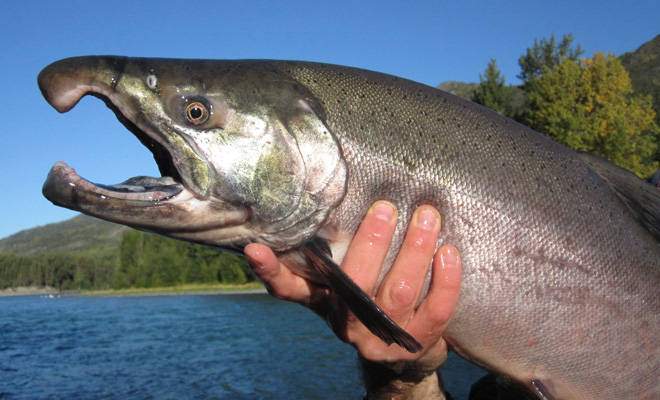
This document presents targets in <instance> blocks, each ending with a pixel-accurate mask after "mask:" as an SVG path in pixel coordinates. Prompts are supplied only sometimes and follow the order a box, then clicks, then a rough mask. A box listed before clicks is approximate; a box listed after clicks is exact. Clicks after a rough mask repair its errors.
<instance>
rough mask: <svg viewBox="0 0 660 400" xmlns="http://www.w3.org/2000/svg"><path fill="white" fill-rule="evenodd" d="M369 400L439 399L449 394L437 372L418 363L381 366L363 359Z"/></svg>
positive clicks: (441, 399) (361, 364) (442, 399)
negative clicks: (443, 387)
mask: <svg viewBox="0 0 660 400" xmlns="http://www.w3.org/2000/svg"><path fill="white" fill-rule="evenodd" d="M360 366H361V371H362V379H363V380H364V385H365V388H366V389H367V395H366V397H365V398H366V399H369V400H376V399H438V400H444V399H445V398H446V397H445V394H444V390H443V389H442V386H441V384H440V379H439V375H438V371H437V370H436V369H432V370H429V369H424V368H420V367H419V366H417V365H415V364H414V363H378V362H372V361H368V360H365V359H363V358H362V357H360Z"/></svg>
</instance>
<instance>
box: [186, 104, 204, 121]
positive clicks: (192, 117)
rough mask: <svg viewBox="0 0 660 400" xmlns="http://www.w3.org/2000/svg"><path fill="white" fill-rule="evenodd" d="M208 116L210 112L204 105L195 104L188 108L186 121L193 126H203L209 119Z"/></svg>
mask: <svg viewBox="0 0 660 400" xmlns="http://www.w3.org/2000/svg"><path fill="white" fill-rule="evenodd" d="M208 116H209V114H208V111H207V110H206V107H205V106H204V105H203V104H202V103H199V102H195V103H191V104H189V105H188V106H187V107H186V119H187V120H188V122H190V123H191V124H195V125H200V124H203V123H204V122H206V120H207V119H208Z"/></svg>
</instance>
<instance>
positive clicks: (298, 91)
mask: <svg viewBox="0 0 660 400" xmlns="http://www.w3.org/2000/svg"><path fill="white" fill-rule="evenodd" d="M39 84H40V87H41V90H42V92H43V93H44V96H45V97H46V99H47V100H48V101H49V102H50V103H51V104H52V105H53V106H54V107H55V108H56V109H57V110H58V111H60V112H64V111H68V110H69V109H70V108H71V107H73V106H74V105H75V104H76V102H77V101H78V100H79V99H80V98H81V97H82V96H83V95H85V94H86V93H94V94H96V95H97V96H99V97H102V98H104V99H105V101H106V103H107V104H108V105H109V107H110V108H112V109H113V110H114V111H115V112H116V113H117V114H118V117H119V119H120V120H121V121H122V122H123V123H124V124H125V125H126V126H127V127H128V128H129V129H130V130H131V131H132V132H134V133H135V134H136V135H137V136H138V138H140V140H142V141H143V143H144V144H145V145H147V147H149V148H150V149H151V150H152V152H153V153H154V157H155V159H156V161H157V163H158V165H159V167H160V170H161V173H162V174H163V176H167V177H169V178H145V177H138V178H133V179H131V180H129V181H127V182H124V183H123V184H120V185H115V186H101V185H94V184H92V183H90V182H88V181H86V180H84V179H82V178H80V177H79V176H78V175H77V174H76V173H75V171H74V170H73V169H72V168H70V167H68V166H66V165H65V164H63V163H58V164H56V166H55V167H54V168H53V169H52V170H51V173H50V174H49V178H48V179H47V181H46V183H45V185H44V194H45V195H46V197H48V198H49V199H50V200H51V201H53V202H54V203H55V204H58V205H62V206H65V207H69V208H72V209H75V210H79V211H82V212H84V213H87V214H90V215H94V216H98V217H100V218H104V219H108V220H111V221H115V222H119V223H124V224H127V225H130V226H133V227H136V228H139V229H146V230H151V231H155V232H158V233H161V234H164V235H167V236H171V237H175V238H179V239H182V240H187V241H192V242H197V243H203V244H207V245H212V246H217V247H220V248H224V249H229V250H233V251H237V252H241V251H242V249H243V247H244V246H245V245H246V244H248V243H251V242H260V243H264V244H267V245H269V246H271V247H272V248H273V249H274V250H275V251H276V252H277V253H278V256H279V257H280V260H282V262H284V263H285V264H286V265H287V266H289V267H290V268H292V269H293V270H295V271H296V272H298V273H299V274H301V275H304V276H307V277H310V278H312V279H315V280H317V281H319V282H322V283H329V284H331V285H332V284H333V283H332V282H334V281H332V278H333V277H334V273H333V272H332V271H331V272H329V273H328V272H327V271H326V272H323V270H319V268H318V265H314V262H311V261H310V260H311V259H312V258H313V253H318V252H321V253H323V252H325V254H326V255H327V256H329V257H331V258H332V260H331V261H334V262H335V263H341V260H342V258H343V256H344V254H345V252H346V249H347V247H348V244H349V243H350V240H351V238H352V237H353V235H354V233H355V232H356V230H357V227H358V225H359V224H360V222H361V220H362V218H363V216H364V215H365V213H366V211H367V210H368V208H369V206H370V205H371V204H372V203H373V202H374V201H376V200H380V199H386V200H389V201H391V202H393V203H394V204H396V205H397V207H398V208H399V211H400V212H399V222H400V223H399V225H398V228H397V232H396V234H395V238H394V240H393V245H392V248H391V249H390V252H389V254H388V257H387V260H386V262H385V265H384V267H383V270H382V271H381V278H382V276H384V275H385V274H386V272H387V270H388V269H389V267H390V266H391V263H392V262H393V260H394V258H395V256H396V254H397V252H398V249H399V247H400V245H401V242H402V240H403V235H404V234H405V230H406V226H407V224H408V221H409V218H410V216H411V215H412V212H413V211H414V209H415V208H416V206H418V205H421V204H431V205H434V206H435V207H437V208H438V209H439V210H440V212H441V214H442V216H443V229H442V234H441V238H440V243H439V244H442V243H447V244H453V245H455V246H456V247H457V248H458V249H459V250H460V252H461V257H462V260H463V266H464V267H463V268H464V272H463V278H462V288H461V294H460V298H459V302H458V305H457V308H456V311H455V313H454V316H453V317H452V321H451V323H450V325H449V326H448V328H447V330H446V333H445V337H446V339H447V340H448V342H449V343H450V344H451V346H452V348H453V349H454V350H455V351H456V352H458V353H459V354H460V355H462V356H463V357H465V358H467V359H469V360H471V361H473V362H475V363H476V364H479V365H481V366H483V367H485V368H487V369H489V370H491V371H495V372H497V373H499V374H502V375H505V376H508V377H510V378H513V379H514V380H516V381H518V382H519V383H521V384H523V385H524V386H526V387H527V388H528V389H529V390H530V391H532V392H533V393H536V395H537V396H539V397H542V398H543V397H545V398H555V399H603V398H617V399H657V398H660V380H659V379H658V375H657V372H658V371H660V354H659V351H660V296H658V287H660V244H659V241H658V240H659V239H658V238H659V237H660V235H659V234H658V227H660V224H659V221H660V212H659V210H660V195H659V194H658V191H657V189H655V188H654V187H653V186H651V185H649V184H647V183H646V182H643V181H642V180H640V179H638V178H637V177H635V176H634V175H633V174H631V173H629V172H627V171H625V170H622V169H620V168H618V167H616V166H613V165H611V164H609V163H608V162H606V161H604V160H601V159H599V158H597V157H594V156H590V155H587V154H582V153H577V152H575V151H573V150H570V149H568V148H565V147H563V146H561V145H559V144H557V143H555V142H552V141H551V140H549V139H547V138H545V137H544V136H542V135H540V134H538V133H536V132H534V131H532V130H530V129H528V128H525V127H523V126H521V125H519V124H517V123H515V122H513V121H511V120H509V119H507V118H505V117H503V116H501V115H499V114H497V113H495V112H493V111H490V110H488V109H485V108H483V107H481V106H478V105H476V104H473V103H471V102H469V101H465V100H462V99H460V98H457V97H455V96H453V95H450V94H448V93H445V92H442V91H440V90H437V89H435V88H431V87H428V86H425V85H422V84H418V83H415V82H412V81H408V80H405V79H402V78H397V77H394V76H390V75H385V74H380V73H376V72H371V71H365V70H360V69H354V68H349V67H341V66H334V65H326V64H317V63H306V62H290V61H264V60H239V61H215V60H173V59H133V58H124V57H82V58H74V59H67V60H62V61H59V62H56V63H54V64H52V65H50V66H49V67H47V68H46V69H44V71H42V73H41V74H40V76H39ZM310 242H313V243H316V244H320V245H321V246H316V247H310V246H308V244H309V243H310ZM310 248H312V250H314V249H315V250H314V251H312V252H311V253H310V251H309V249H310ZM319 248H320V249H321V250H319ZM317 261H318V260H317ZM331 261H327V262H326V263H325V264H328V263H331ZM321 264H323V261H321ZM429 279H431V277H430V276H429ZM331 281H332V282H331ZM338 285H343V284H342V283H341V282H340V283H338ZM359 301H361V300H359V299H357V300H355V302H359ZM347 303H348V305H349V307H350V306H351V301H347ZM397 343H399V342H397ZM411 351H414V346H413V350H411Z"/></svg>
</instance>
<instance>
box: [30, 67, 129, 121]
mask: <svg viewBox="0 0 660 400" xmlns="http://www.w3.org/2000/svg"><path fill="white" fill-rule="evenodd" d="M126 60H127V58H126V57H74V58H67V59H64V60H60V61H57V62H55V63H53V64H50V65H49V66H47V67H46V68H44V69H43V70H42V71H41V72H40V73H39V76H38V78H37V82H38V83H39V89H41V93H42V94H43V96H44V98H46V101H48V103H49V104H50V105H51V106H53V108H55V109H56V110H57V111H59V112H61V113H64V112H67V111H69V110H71V109H72V108H73V106H75V105H76V103H78V101H79V100H80V99H81V98H82V97H83V96H84V95H85V94H86V93H88V92H93V93H99V94H103V95H105V96H109V95H110V93H112V92H114V90H115V87H116V85H117V82H118V81H119V78H120V76H121V74H122V72H123V70H124V67H125V64H126Z"/></svg>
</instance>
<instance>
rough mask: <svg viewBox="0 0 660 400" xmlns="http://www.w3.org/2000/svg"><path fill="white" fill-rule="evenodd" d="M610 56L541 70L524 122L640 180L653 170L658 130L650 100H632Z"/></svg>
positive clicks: (568, 61)
mask: <svg viewBox="0 0 660 400" xmlns="http://www.w3.org/2000/svg"><path fill="white" fill-rule="evenodd" d="M632 94H633V91H632V86H631V84H630V78H629V76H628V73H627V72H626V70H625V69H624V68H623V67H622V66H621V62H620V61H619V59H618V58H617V57H616V56H614V55H612V54H607V55H605V54H603V53H600V52H599V53H596V54H594V56H593V58H591V59H583V60H582V61H581V62H575V61H573V60H571V59H570V58H564V59H563V60H562V61H561V62H560V63H559V64H558V65H557V66H556V67H554V68H552V69H551V68H548V67H544V70H543V73H542V75H541V76H540V77H539V78H537V79H536V83H535V85H534V87H533V90H531V91H530V92H529V101H530V110H529V112H528V123H529V126H530V127H532V128H533V129H535V130H537V131H539V132H543V133H545V134H546V135H548V136H549V137H551V138H552V139H554V140H556V141H557V142H559V143H563V144H565V145H567V146H569V147H571V148H573V149H576V150H584V151H589V152H592V153H595V154H598V155H600V156H602V157H604V158H607V159H609V160H610V161H612V162H614V163H616V164H618V165H620V166H622V167H625V168H628V169H629V170H631V171H633V172H635V173H636V174H638V175H639V176H641V177H647V176H649V175H651V174H652V173H653V172H654V171H655V169H657V163H654V162H653V161H652V158H653V155H654V153H655V151H656V149H657V137H658V133H659V129H658V126H657V125H656V124H655V122H654V121H653V120H654V118H655V112H654V111H653V110H652V108H651V100H650V98H649V97H648V96H644V97H640V96H638V97H635V96H633V95H632Z"/></svg>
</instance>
